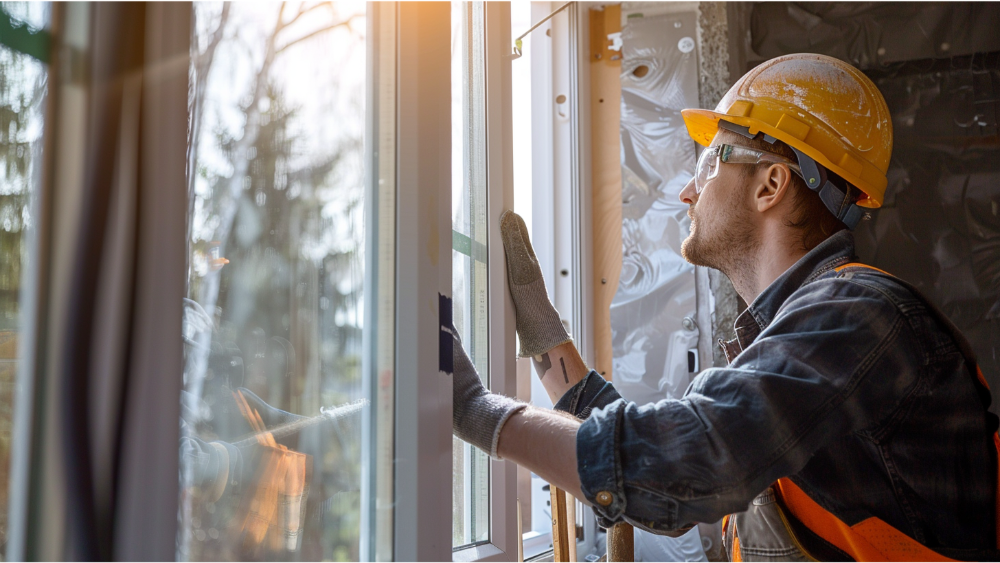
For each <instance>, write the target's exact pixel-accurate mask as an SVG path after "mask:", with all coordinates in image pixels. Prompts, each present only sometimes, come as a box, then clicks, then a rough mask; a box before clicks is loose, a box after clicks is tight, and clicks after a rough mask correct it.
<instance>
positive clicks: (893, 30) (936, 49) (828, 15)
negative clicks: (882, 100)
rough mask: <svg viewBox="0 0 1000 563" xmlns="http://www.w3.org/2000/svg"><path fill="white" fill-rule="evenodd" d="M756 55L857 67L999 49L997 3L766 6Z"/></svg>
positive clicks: (759, 15) (757, 24)
mask: <svg viewBox="0 0 1000 563" xmlns="http://www.w3.org/2000/svg"><path fill="white" fill-rule="evenodd" d="M750 28H751V36H752V46H753V50H754V51H756V52H757V54H759V55H760V56H762V57H764V58H766V59H770V58H772V57H777V56H780V55H785V54H788V53H820V54H823V55H830V56H831V57H836V58H838V59H841V60H844V61H847V62H849V63H851V64H853V65H855V66H857V67H859V68H863V69H865V68H878V67H881V66H883V65H886V64H889V63H896V62H901V61H912V60H920V59H932V58H945V57H958V56H965V55H970V54H972V53H985V52H990V51H997V50H1000V33H998V30H1000V4H998V3H995V2H761V3H755V4H754V5H753V11H752V14H751V17H750Z"/></svg>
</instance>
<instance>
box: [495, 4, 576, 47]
mask: <svg viewBox="0 0 1000 563" xmlns="http://www.w3.org/2000/svg"><path fill="white" fill-rule="evenodd" d="M572 3H573V2H566V3H565V4H563V5H562V6H559V7H558V8H557V9H556V11H554V12H552V13H551V14H549V15H547V16H545V17H544V18H542V19H541V20H539V21H538V23H536V24H535V25H533V26H531V27H530V28H528V31H525V32H524V33H522V34H521V35H518V36H517V39H515V40H514V52H513V53H511V54H510V55H509V57H510V58H511V60H513V59H519V58H521V40H522V39H524V38H525V37H526V36H527V35H528V34H529V33H531V32H532V31H535V29H537V28H538V26H540V25H542V24H543V23H545V22H547V21H549V20H550V19H552V16H554V15H556V14H558V13H559V12H561V11H563V10H564V9H566V6H569V5H570V4H572Z"/></svg>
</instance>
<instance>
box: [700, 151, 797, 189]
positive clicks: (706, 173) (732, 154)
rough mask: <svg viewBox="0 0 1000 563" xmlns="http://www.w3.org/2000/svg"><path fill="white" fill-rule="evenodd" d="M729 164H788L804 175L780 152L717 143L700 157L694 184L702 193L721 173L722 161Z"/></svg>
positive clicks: (792, 161) (793, 170)
mask: <svg viewBox="0 0 1000 563" xmlns="http://www.w3.org/2000/svg"><path fill="white" fill-rule="evenodd" d="M723 162H725V163H727V164H762V163H766V162H772V163H781V164H787V165H788V168H789V169H790V170H791V171H792V172H795V173H796V174H798V175H799V176H800V177H801V176H802V170H801V169H800V168H799V165H798V164H797V163H796V162H795V161H794V160H791V159H789V158H785V157H783V156H781V155H780V154H774V153H771V152H766V151H759V150H757V149H751V148H747V147H741V146H737V145H716V146H714V147H709V148H707V149H705V150H704V151H703V152H702V153H701V156H700V157H698V166H697V168H695V174H694V186H695V190H696V191H697V192H698V193H699V194H700V193H701V192H702V191H703V190H704V189H705V186H706V185H707V184H708V182H709V181H710V180H712V179H713V178H715V177H716V176H718V175H719V167H720V166H722V163H723Z"/></svg>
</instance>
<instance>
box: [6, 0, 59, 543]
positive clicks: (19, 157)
mask: <svg viewBox="0 0 1000 563" xmlns="http://www.w3.org/2000/svg"><path fill="white" fill-rule="evenodd" d="M0 18H2V19H3V22H0V25H5V26H6V25H8V22H9V23H10V25H11V26H12V27H13V28H14V29H15V30H18V31H19V32H20V33H16V34H15V33H12V34H2V35H0V42H2V44H0V546H6V544H7V529H8V525H7V500H8V494H7V492H8V489H7V486H8V480H9V473H8V469H9V468H10V446H11V438H12V430H13V415H14V412H13V407H14V390H15V382H16V378H17V371H18V340H19V339H18V336H19V335H20V331H21V330H22V327H23V326H24V321H25V319H23V317H22V315H21V307H20V302H21V298H22V291H21V290H22V288H24V287H25V285H24V284H25V279H24V276H25V274H26V272H27V271H28V260H30V259H31V256H29V254H28V248H29V243H30V240H29V237H31V236H32V233H33V230H32V198H33V196H34V195H35V194H36V193H37V186H38V183H39V179H40V168H41V165H42V122H43V117H44V108H45V95H46V86H47V75H48V73H47V69H46V65H45V63H43V62H42V61H40V60H38V59H37V58H35V56H37V55H38V54H40V53H39V51H38V50H37V49H36V48H33V47H37V46H38V45H44V46H45V47H47V45H48V35H47V33H46V32H45V31H44V27H46V26H47V22H48V21H49V5H48V4H33V3H26V2H4V3H2V4H0ZM32 55H34V56H32ZM5 551H6V550H5V549H3V548H2V547H0V556H2V555H4V552H5Z"/></svg>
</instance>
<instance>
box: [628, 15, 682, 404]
mask: <svg viewBox="0 0 1000 563" xmlns="http://www.w3.org/2000/svg"><path fill="white" fill-rule="evenodd" d="M695 25H696V16H695V14H694V13H682V14H673V15H667V16H659V17H651V18H641V17H638V18H630V19H629V20H628V24H627V25H626V26H625V28H624V29H623V30H622V55H623V57H622V105H621V141H622V143H621V146H622V155H621V158H622V250H623V253H622V254H623V257H622V258H623V259H622V275H621V281H620V282H619V284H618V290H617V293H616V294H615V297H614V300H613V301H612V303H611V331H612V351H613V355H614V360H613V363H612V371H613V379H614V383H615V386H616V387H617V388H618V390H619V391H620V392H621V394H622V396H624V397H625V398H627V399H629V400H633V401H636V402H641V403H645V402H651V401H658V400H660V399H665V398H671V397H674V398H676V397H680V396H681V395H683V393H684V390H685V389H686V388H687V386H688V383H689V382H690V380H691V378H692V377H693V375H694V374H693V373H692V370H690V367H691V366H689V362H688V351H689V350H691V349H694V348H696V346H697V340H698V331H697V326H696V325H695V324H694V321H693V319H694V318H695V277H694V267H693V266H692V265H691V264H689V263H687V262H686V261H684V259H683V258H682V257H681V254H680V247H681V241H683V240H684V238H685V237H686V236H687V234H688V231H689V228H690V219H688V216H687V209H688V206H687V205H684V204H683V203H681V202H680V201H679V200H678V195H679V193H680V191H681V189H683V188H684V185H685V184H686V183H687V182H688V180H690V179H691V176H692V175H693V173H694V165H695V144H694V142H693V141H692V140H691V138H690V137H689V136H688V134H687V130H686V129H685V128H684V122H683V120H682V119H681V114H680V110H681V109H683V108H688V107H697V106H698V75H697V72H698V59H697V52H696V50H695V39H696V28H695ZM685 318H687V319H688V320H687V321H685ZM685 325H686V326H685ZM696 355H697V354H695V357H696Z"/></svg>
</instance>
